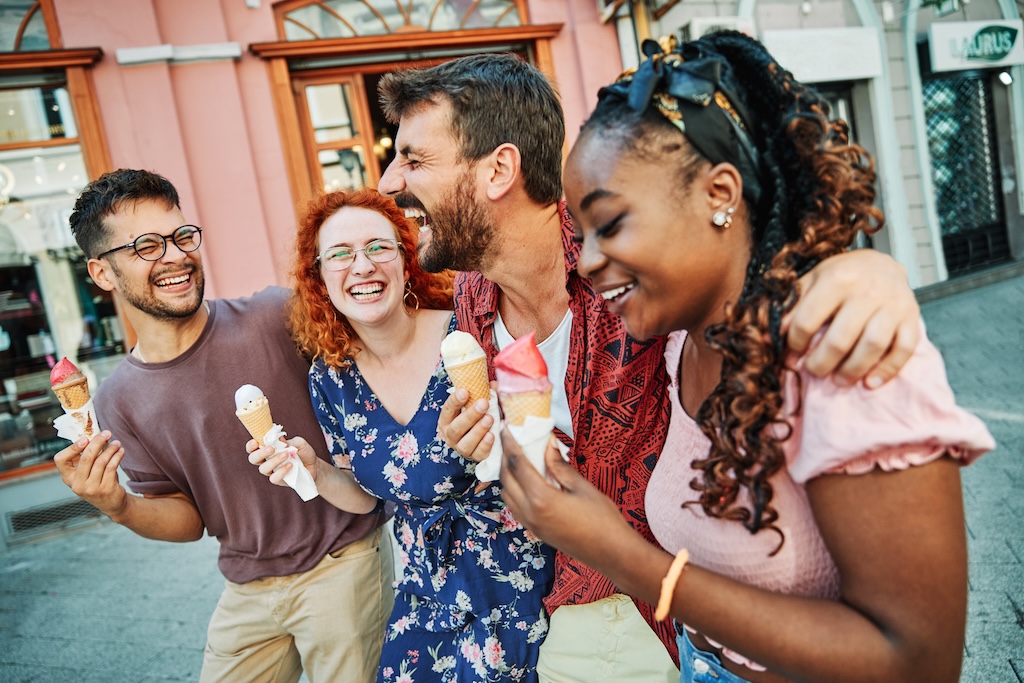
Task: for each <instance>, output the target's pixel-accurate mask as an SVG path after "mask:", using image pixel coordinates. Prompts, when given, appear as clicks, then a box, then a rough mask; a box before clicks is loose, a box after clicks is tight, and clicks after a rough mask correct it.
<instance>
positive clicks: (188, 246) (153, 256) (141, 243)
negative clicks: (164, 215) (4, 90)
mask: <svg viewBox="0 0 1024 683" xmlns="http://www.w3.org/2000/svg"><path fill="white" fill-rule="evenodd" d="M167 240H171V241H173V242H174V245H175V246H176V247H178V249H181V250H182V251H195V250H196V249H198V248H199V245H200V244H201V243H202V241H203V229H202V228H200V227H198V226H196V225H183V226H181V227H180V228H178V229H177V230H175V231H174V232H172V233H171V234H170V235H160V234H157V233H155V232H147V233H146V234H145V235H139V236H138V237H136V238H135V241H134V242H129V243H128V244H125V245H123V246H120V247H114V248H113V249H108V250H107V251H105V252H103V253H102V254H99V255H98V256H97V257H96V258H103V257H104V256H106V255H107V254H113V253H114V252H115V251H121V250H122V249H134V250H135V253H136V254H138V255H139V258H140V259H142V260H144V261H159V260H160V259H162V258H163V257H164V254H166V253H167Z"/></svg>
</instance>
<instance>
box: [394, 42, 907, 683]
mask: <svg viewBox="0 0 1024 683" xmlns="http://www.w3.org/2000/svg"><path fill="white" fill-rule="evenodd" d="M378 87H379V91H380V99H381V105H382V108H383V109H384V113H385V115H386V116H387V117H388V119H389V121H390V122H391V123H395V124H398V126H399V128H398V135H397V137H396V140H395V142H396V144H395V148H396V150H397V156H396V158H395V160H394V161H393V162H392V163H391V164H390V165H389V166H388V168H387V169H386V171H385V172H384V175H383V177H382V178H381V180H380V186H379V189H380V191H381V192H382V193H385V194H388V195H391V196H393V197H394V198H395V201H396V202H397V204H398V205H399V206H402V207H405V208H406V213H407V215H409V216H415V217H417V218H418V220H419V221H420V222H421V232H420V244H419V260H420V264H421V265H423V267H424V268H425V269H427V270H441V269H445V268H451V269H454V270H459V271H466V272H461V273H460V274H459V275H458V277H457V278H456V280H455V305H456V316H457V317H458V320H459V327H460V329H462V330H464V331H466V332H469V333H471V334H473V336H475V337H476V338H477V339H478V340H479V341H480V344H481V346H483V348H484V350H485V351H486V353H487V354H488V357H489V358H491V359H493V358H494V355H495V354H496V353H497V350H498V349H499V348H500V347H502V346H504V345H506V344H509V343H511V342H512V340H513V339H515V338H518V337H520V336H521V335H523V334H526V333H528V332H530V331H535V332H536V335H537V340H538V342H539V347H540V351H541V354H542V355H543V356H544V358H545V360H546V361H547V366H548V372H549V378H550V380H551V383H552V385H553V386H554V391H553V393H552V401H551V415H552V417H553V418H554V420H555V427H556V431H557V434H558V436H559V438H560V439H561V440H562V441H563V442H564V443H565V444H566V445H569V446H570V453H569V459H570V461H571V462H572V463H573V464H574V465H575V466H576V467H577V469H579V471H580V473H581V474H582V475H583V476H584V477H586V478H587V479H588V480H589V481H590V482H591V483H593V484H594V485H595V486H596V487H597V488H598V489H599V490H600V491H601V492H602V493H604V494H605V495H607V496H608V497H609V498H611V499H612V500H613V501H614V502H615V503H616V504H617V505H618V506H619V508H620V510H621V511H622V514H623V516H624V517H625V518H626V519H627V520H629V522H630V524H632V525H633V526H634V528H636V529H637V531H639V532H640V533H641V534H643V535H644V536H645V537H646V538H647V539H648V540H651V541H652V542H653V536H652V535H651V533H650V529H649V527H648V525H647V517H646V513H645V511H644V494H645V489H646V485H647V481H648V479H649V478H650V474H651V471H652V469H653V468H654V464H655V462H656V460H657V458H658V456H659V454H660V453H661V449H662V446H663V444H664V441H665V434H666V430H667V426H668V415H669V410H668V399H669V396H668V384H669V377H668V375H667V373H666V371H665V363H664V355H663V354H664V341H663V340H662V339H654V340H651V341H648V342H639V341H636V340H635V339H632V338H630V337H629V336H628V335H627V334H626V331H625V327H624V326H623V324H622V321H621V319H620V318H618V317H617V316H615V315H613V314H611V313H610V312H609V311H608V310H607V308H606V303H605V300H606V299H614V297H615V295H616V294H617V293H618V294H621V293H622V292H625V291H628V287H629V286H630V284H629V283H628V282H626V281H624V282H623V288H621V289H620V290H619V291H618V292H606V293H604V295H603V296H602V294H601V293H599V292H596V291H595V290H594V288H593V287H592V286H591V284H590V282H589V281H588V280H585V279H583V278H581V277H580V276H579V274H578V273H577V272H576V262H577V260H578V258H579V255H580V245H579V244H578V243H575V242H574V239H573V226H572V219H571V217H570V216H569V214H568V212H567V210H566V208H565V204H564V202H562V201H561V200H560V198H561V194H562V186H561V169H562V149H563V142H564V137H565V122H564V119H563V116H562V110H561V105H560V104H559V101H558V95H557V94H556V93H555V91H554V88H552V87H551V85H550V84H549V83H548V81H547V79H546V78H545V77H544V75H543V74H541V73H540V71H538V70H537V69H536V68H534V67H532V66H530V65H529V64H527V63H525V62H523V61H522V60H520V59H518V58H516V57H515V56H513V55H498V54H485V55H474V56H470V57H463V58H461V59H455V60H452V61H450V62H446V63H444V64H440V65H438V66H435V67H431V68H427V69H415V70H404V71H395V72H391V73H389V74H385V76H384V77H383V78H381V80H380V84H379V86H378ZM636 144H638V145H643V144H646V141H644V140H637V141H636ZM666 172H671V170H670V169H668V170H666ZM608 218H609V225H608V230H609V233H611V232H612V231H613V230H614V226H615V223H616V222H617V220H618V219H616V218H615V216H614V215H612V216H609V217H608ZM709 218H710V217H709ZM470 271H476V272H470ZM624 277H626V276H624ZM801 284H802V286H803V290H804V292H803V296H802V297H801V299H800V301H799V303H798V307H797V308H794V311H793V315H794V321H793V324H792V326H791V327H790V333H789V345H790V347H791V348H792V349H793V350H795V351H798V352H799V351H802V350H803V349H805V348H806V346H807V344H808V342H809V340H810V338H811V337H812V336H813V335H814V333H816V332H817V331H818V329H819V328H820V327H821V325H822V324H823V323H825V322H828V321H830V320H831V322H832V324H831V327H830V328H829V330H828V332H827V334H826V335H825V336H824V338H823V341H822V343H821V344H820V345H819V346H818V347H817V350H816V351H815V352H814V353H812V354H811V355H809V356H808V358H807V361H806V367H807V368H808V369H809V370H811V371H812V372H814V373H815V374H828V373H830V372H832V371H833V370H834V369H835V368H837V367H839V368H840V370H839V372H840V373H841V375H842V377H845V378H847V381H851V382H852V381H857V380H858V379H860V378H863V377H864V376H865V375H867V374H868V373H869V371H870V373H871V374H872V375H873V376H874V377H875V378H877V379H878V381H879V383H880V382H881V381H884V380H886V379H889V378H891V377H892V376H893V375H895V373H896V371H897V370H898V369H899V367H900V366H902V365H903V363H905V362H906V360H907V359H908V358H909V357H910V353H911V351H912V350H913V349H914V347H915V346H916V343H917V330H918V318H919V310H918V307H917V304H916V301H915V299H914V296H913V292H911V290H910V288H909V287H908V286H907V283H906V276H905V274H904V272H903V270H902V268H901V267H900V266H899V265H898V264H895V262H894V261H892V259H890V258H888V257H886V256H884V255H881V254H878V253H877V252H875V253H869V250H861V251H860V253H856V254H848V255H842V256H837V257H833V258H830V259H826V260H825V261H824V262H823V263H822V264H821V265H819V266H818V267H817V268H815V270H814V271H813V272H812V273H810V274H809V275H807V276H805V278H804V279H803V280H802V282H801ZM894 340H895V341H894ZM851 350H852V351H851ZM880 359H881V362H879V361H880ZM492 373H493V368H492ZM492 377H493V374H492ZM873 383H874V382H873V381H872V384H873ZM467 401H468V392H466V391H465V390H459V391H457V392H455V393H454V394H453V395H452V397H451V398H449V400H448V402H447V403H446V404H445V409H444V411H443V412H442V415H441V419H440V423H439V425H438V427H439V429H440V430H441V432H442V433H443V434H444V435H445V438H446V441H447V443H448V445H449V446H451V447H452V448H455V449H456V450H458V451H459V452H460V453H462V454H463V455H464V456H466V457H471V458H473V459H474V460H481V459H482V458H484V457H486V456H487V455H488V453H489V452H490V449H491V446H492V445H493V443H494V437H493V434H492V433H491V431H490V428H491V424H492V418H491V417H489V416H488V415H487V405H486V403H487V402H486V401H484V400H483V399H480V400H478V401H477V402H476V403H475V404H474V405H466V403H467ZM545 606H546V607H547V608H548V610H549V611H550V612H551V625H550V630H549V631H548V635H547V638H546V640H545V641H544V644H543V646H542V647H541V652H540V661H539V663H538V672H539V673H540V678H541V681H544V682H545V683H547V682H563V681H595V680H609V681H610V680H615V681H645V682H649V681H675V680H678V678H679V671H678V669H677V668H676V667H675V666H674V663H673V661H672V658H671V657H670V656H669V654H666V653H671V654H672V655H673V656H675V653H676V645H675V633H674V631H673V629H672V625H671V623H670V622H669V621H661V622H658V621H656V620H655V619H654V609H653V607H652V606H651V605H647V604H645V603H643V602H642V601H639V600H635V601H634V600H632V599H631V598H629V597H627V596H624V595H622V594H620V593H618V592H617V591H616V588H615V586H614V585H612V583H611V582H610V581H608V579H606V578H605V577H603V576H601V575H600V574H598V573H597V572H595V571H594V570H593V569H591V568H589V567H587V566H585V565H583V564H582V563H580V562H577V561H576V560H574V559H573V558H571V557H568V556H566V555H564V554H563V553H558V554H557V555H556V558H555V581H554V587H553V589H552V591H551V593H550V594H549V595H548V597H547V598H546V600H545ZM659 637H660V638H661V643H659ZM662 643H663V644H664V647H662Z"/></svg>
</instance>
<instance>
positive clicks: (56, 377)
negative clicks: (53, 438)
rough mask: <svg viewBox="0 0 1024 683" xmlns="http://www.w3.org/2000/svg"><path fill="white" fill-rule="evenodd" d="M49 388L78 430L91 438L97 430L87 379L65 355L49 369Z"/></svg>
mask: <svg viewBox="0 0 1024 683" xmlns="http://www.w3.org/2000/svg"><path fill="white" fill-rule="evenodd" d="M50 388H51V389H53V393H54V394H56V395H57V400H59V401H60V405H61V407H62V408H64V412H65V414H67V415H70V416H71V417H72V418H73V419H74V420H75V422H76V423H77V424H78V427H79V429H80V431H81V432H82V433H83V434H84V435H85V436H86V437H88V438H90V439H91V438H92V436H93V434H95V433H96V431H97V430H96V420H95V418H94V417H93V413H92V410H91V405H90V401H91V400H92V396H91V395H90V394H89V381H88V380H87V379H86V377H85V375H83V374H82V371H81V370H79V369H78V367H77V366H75V364H74V363H72V362H71V361H70V360H68V359H67V358H66V357H65V358H62V359H61V360H60V362H59V363H57V364H56V365H54V366H53V369H52V370H51V371H50ZM58 429H60V427H58Z"/></svg>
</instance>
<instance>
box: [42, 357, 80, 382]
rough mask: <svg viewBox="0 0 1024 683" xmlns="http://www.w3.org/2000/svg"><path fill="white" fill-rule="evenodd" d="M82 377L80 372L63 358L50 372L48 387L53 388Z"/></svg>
mask: <svg viewBox="0 0 1024 683" xmlns="http://www.w3.org/2000/svg"><path fill="white" fill-rule="evenodd" d="M82 376H83V375H82V372H81V370H79V369H78V368H77V367H75V364H74V363H72V362H71V361H69V360H68V359H67V356H65V357H64V358H61V359H60V362H59V363H57V364H56V365H54V366H53V369H52V370H50V386H51V387H55V386H57V385H58V384H64V382H67V381H68V380H70V379H79V378H81V377H82Z"/></svg>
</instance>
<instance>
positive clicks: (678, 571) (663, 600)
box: [654, 548, 690, 621]
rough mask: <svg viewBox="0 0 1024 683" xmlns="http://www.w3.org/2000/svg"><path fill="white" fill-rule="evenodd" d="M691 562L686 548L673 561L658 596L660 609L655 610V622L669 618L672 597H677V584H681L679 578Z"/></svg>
mask: <svg viewBox="0 0 1024 683" xmlns="http://www.w3.org/2000/svg"><path fill="white" fill-rule="evenodd" d="M689 561H690V553H689V552H688V551H687V550H686V549H685V548H684V549H683V550H680V551H679V554H678V555H676V559H674V560H672V566H670V567H669V568H668V573H667V574H665V578H664V579H662V580H661V595H660V596H658V608H657V609H656V610H654V618H655V620H657V621H662V620H663V619H665V617H667V616H668V611H669V610H670V609H671V608H672V596H673V595H675V592H676V584H677V583H679V577H680V576H682V574H683V567H685V566H686V563H687V562H689Z"/></svg>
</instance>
